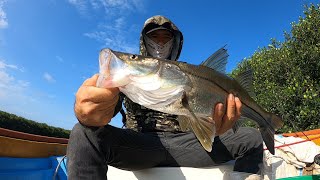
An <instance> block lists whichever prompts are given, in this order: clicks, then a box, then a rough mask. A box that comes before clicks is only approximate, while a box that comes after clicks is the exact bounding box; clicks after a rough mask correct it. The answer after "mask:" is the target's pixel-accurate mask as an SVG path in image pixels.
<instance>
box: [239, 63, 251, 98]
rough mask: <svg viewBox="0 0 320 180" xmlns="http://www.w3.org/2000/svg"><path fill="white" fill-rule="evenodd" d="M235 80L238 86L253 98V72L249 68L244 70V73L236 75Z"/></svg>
mask: <svg viewBox="0 0 320 180" xmlns="http://www.w3.org/2000/svg"><path fill="white" fill-rule="evenodd" d="M235 80H236V81H237V82H238V83H239V84H240V86H241V87H242V88H243V89H245V90H246V91H247V92H248V94H249V95H250V96H251V97H252V98H254V97H255V93H254V90H253V84H252V83H253V71H252V69H251V68H248V69H246V70H245V71H243V72H241V73H240V74H238V76H237V77H235Z"/></svg>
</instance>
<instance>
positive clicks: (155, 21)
mask: <svg viewBox="0 0 320 180" xmlns="http://www.w3.org/2000/svg"><path fill="white" fill-rule="evenodd" d="M161 26H162V27H165V28H167V29H170V30H171V31H172V32H173V34H174V41H173V48H172V53H171V55H170V56H169V58H168V59H171V60H178V58H179V56H180V53H181V49H182V45H183V35H182V33H181V32H180V30H179V29H178V27H177V26H176V25H175V24H173V22H171V20H169V19H168V18H166V17H164V16H161V15H157V16H152V17H151V18H149V19H147V20H146V22H145V23H144V26H143V29H142V31H141V34H140V54H141V55H143V56H148V55H149V54H148V53H147V50H146V46H145V43H144V39H143V35H144V34H145V33H146V32H148V31H149V30H151V29H154V28H158V27H161Z"/></svg>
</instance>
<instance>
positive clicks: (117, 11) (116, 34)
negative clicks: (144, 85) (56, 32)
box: [69, 0, 144, 53]
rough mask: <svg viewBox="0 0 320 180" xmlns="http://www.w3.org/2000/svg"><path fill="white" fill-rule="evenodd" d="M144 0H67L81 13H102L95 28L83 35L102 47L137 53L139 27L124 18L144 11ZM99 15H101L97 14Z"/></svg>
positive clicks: (89, 14)
mask: <svg viewBox="0 0 320 180" xmlns="http://www.w3.org/2000/svg"><path fill="white" fill-rule="evenodd" d="M143 1H144V0H69V3H70V4H72V5H73V6H75V7H76V8H77V9H78V10H79V11H80V13H81V14H82V15H84V16H87V17H89V16H94V14H101V12H102V14H104V17H101V21H104V22H100V23H99V24H98V25H97V28H96V29H95V30H93V31H91V32H86V33H84V36H86V37H89V38H92V39H94V40H96V41H99V42H101V43H102V47H108V48H112V49H114V50H119V51H126V52H130V53H138V49H139V48H138V47H139V37H134V36H132V34H138V33H137V31H138V32H139V31H140V29H139V28H137V26H136V25H134V24H132V23H130V22H126V19H127V18H128V17H129V16H130V15H132V14H133V13H135V14H136V13H138V12H142V11H144V7H143V4H144V3H143ZM99 16H101V15H99Z"/></svg>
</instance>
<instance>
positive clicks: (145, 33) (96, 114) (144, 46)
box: [67, 16, 263, 179]
mask: <svg viewBox="0 0 320 180" xmlns="http://www.w3.org/2000/svg"><path fill="white" fill-rule="evenodd" d="M182 44H183V35H182V33H181V32H180V31H179V29H178V28H177V27H176V26H175V25H174V24H173V23H172V22H171V21H170V20H169V19H167V18H165V17H163V16H154V17H151V18H149V19H148V20H147V21H146V22H145V25H144V27H143V29H142V32H141V38H140V53H141V54H142V55H146V56H153V57H159V58H166V59H170V60H177V59H178V58H179V55H180V52H181V49H182ZM97 77H98V75H94V76H93V77H91V78H89V79H87V80H86V81H85V82H84V83H83V85H82V86H81V87H80V88H79V90H78V92H77V94H76V102H75V114H76V116H77V118H78V120H79V123H78V124H76V125H75V127H74V128H73V130H72V132H71V135H70V139H69V144H68V150H67V157H68V177H69V178H70V179H105V175H106V172H107V169H108V165H111V166H114V167H117V168H120V169H125V170H138V169H144V168H151V167H156V166H158V167H159V166H171V167H178V166H189V167H204V166H213V165H217V164H221V163H223V162H227V161H229V160H233V159H235V160H236V161H235V166H234V170H235V171H242V172H249V173H258V171H259V166H258V165H259V164H260V163H261V162H262V156H263V148H262V138H261V135H260V133H259V131H257V130H256V129H253V128H240V129H239V130H238V131H237V132H236V133H233V131H232V130H229V129H231V128H232V126H233V125H234V123H235V121H236V120H237V119H239V117H240V109H241V102H240V100H239V98H237V97H234V96H233V95H232V94H230V95H229V97H228V98H227V101H226V102H227V104H226V105H223V104H222V103H219V104H217V105H216V106H215V107H212V108H213V109H214V111H213V112H214V113H213V119H214V121H215V126H216V130H217V135H219V136H217V137H216V138H215V140H214V143H213V149H212V152H207V151H205V150H204V148H203V147H202V146H201V144H200V143H199V141H198V140H197V138H196V137H195V135H194V134H193V132H191V131H187V132H182V131H181V129H180V127H179V123H178V121H177V120H176V118H177V116H175V115H170V114H165V113H162V112H157V111H154V110H151V109H147V108H145V107H143V106H140V105H138V104H135V103H133V102H132V101H131V100H130V99H128V98H127V97H123V95H121V96H120V98H119V90H118V89H117V88H111V89H102V88H97V87H95V85H96V81H97ZM122 97H123V98H122ZM122 99H123V102H124V105H125V107H126V111H127V112H126V116H125V119H126V120H125V121H124V122H125V126H126V128H125V129H120V128H116V127H113V126H110V125H108V123H109V122H110V121H111V119H112V117H113V116H114V115H115V114H116V113H117V112H118V111H119V109H121V101H122ZM223 106H227V108H226V109H227V110H226V112H224V110H223V109H224V108H223Z"/></svg>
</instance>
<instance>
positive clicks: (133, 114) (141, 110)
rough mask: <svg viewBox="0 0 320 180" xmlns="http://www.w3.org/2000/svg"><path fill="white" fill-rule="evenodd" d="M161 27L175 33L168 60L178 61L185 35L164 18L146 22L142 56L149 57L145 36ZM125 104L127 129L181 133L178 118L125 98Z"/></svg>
mask: <svg viewBox="0 0 320 180" xmlns="http://www.w3.org/2000/svg"><path fill="white" fill-rule="evenodd" d="M160 26H162V27H165V28H167V29H170V30H171V31H172V32H173V34H174V42H173V48H172V52H171V55H170V56H169V58H168V59H171V60H177V59H178V58H179V56H180V53H181V49H182V45H183V35H182V33H181V32H180V31H179V29H178V28H177V27H176V26H175V25H174V24H173V23H172V22H171V21H170V20H169V19H167V18H166V17H163V16H153V17H151V18H149V19H147V20H146V22H145V24H144V26H143V29H142V31H141V35H140V54H141V55H145V56H148V55H149V54H148V52H147V51H146V46H145V43H144V39H143V36H144V34H145V33H146V32H148V31H150V30H152V29H154V28H158V27H160ZM123 102H124V106H125V108H126V115H125V118H126V121H125V122H124V125H125V127H126V128H128V129H133V130H135V131H140V132H150V131H180V128H179V123H178V121H177V120H176V118H177V116H175V115H170V114H166V113H162V112H158V111H154V110H151V109H148V108H146V107H143V106H141V105H139V104H136V103H134V102H132V101H131V100H130V99H129V98H127V97H125V96H124V97H123Z"/></svg>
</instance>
